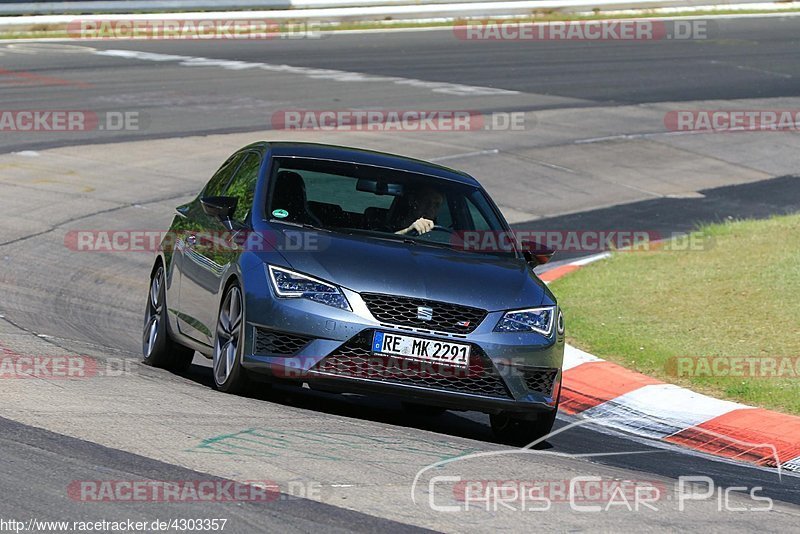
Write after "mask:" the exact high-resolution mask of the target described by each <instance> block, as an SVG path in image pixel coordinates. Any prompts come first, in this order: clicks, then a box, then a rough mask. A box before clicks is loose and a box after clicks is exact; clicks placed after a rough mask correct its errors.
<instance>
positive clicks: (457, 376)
mask: <svg viewBox="0 0 800 534" xmlns="http://www.w3.org/2000/svg"><path fill="white" fill-rule="evenodd" d="M371 347H372V331H371V330H367V331H365V332H362V333H361V334H359V335H357V336H356V337H354V338H352V339H351V340H350V341H348V342H347V343H345V344H344V345H342V346H341V347H339V348H338V349H337V350H336V351H334V352H333V353H332V354H331V355H329V356H327V357H326V358H324V359H323V360H321V361H320V362H319V363H317V365H316V366H315V367H313V368H312V369H311V371H312V372H314V371H318V372H321V373H327V374H333V375H339V376H347V377H351V378H363V379H370V380H377V381H381V382H386V383H393V384H403V385H413V386H420V387H425V388H429V389H436V390H441V391H448V392H455V393H470V394H472V395H481V396H485V397H496V398H503V399H508V398H511V394H510V393H509V391H508V388H506V386H505V383H504V382H503V379H502V378H501V377H500V375H499V374H498V373H497V370H496V369H495V368H494V366H493V365H492V362H491V361H490V360H489V358H487V357H486V355H485V354H484V353H483V351H481V349H480V348H479V347H477V346H475V345H472V349H471V352H470V362H469V366H468V367H457V366H452V365H446V364H440V363H433V362H422V361H417V360H411V359H406V358H402V357H393V356H386V355H379V354H373V353H372V351H371Z"/></svg>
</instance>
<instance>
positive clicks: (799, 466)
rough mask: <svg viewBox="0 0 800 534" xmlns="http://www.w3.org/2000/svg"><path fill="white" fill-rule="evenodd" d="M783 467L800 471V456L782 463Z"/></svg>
mask: <svg viewBox="0 0 800 534" xmlns="http://www.w3.org/2000/svg"><path fill="white" fill-rule="evenodd" d="M781 468H782V469H787V470H789V471H800V456H798V457H797V458H792V459H791V460H789V461H787V462H783V463H782V464H781Z"/></svg>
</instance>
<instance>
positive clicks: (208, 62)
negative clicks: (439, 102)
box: [95, 50, 519, 96]
mask: <svg viewBox="0 0 800 534" xmlns="http://www.w3.org/2000/svg"><path fill="white" fill-rule="evenodd" d="M95 54H98V55H101V56H111V57H121V58H127V59H140V60H145V61H159V62H164V61H175V62H178V64H179V65H182V66H185V67H221V68H223V69H228V70H245V69H259V70H266V71H270V72H283V73H286V74H298V75H300V76H305V77H307V78H312V79H322V80H333V81H337V82H388V83H394V84H397V85H410V86H412V87H419V88H422V89H429V90H430V91H432V92H434V93H443V94H448V95H458V96H495V95H515V94H519V92H518V91H509V90H507V89H496V88H493V87H480V86H476V85H462V84H458V83H448V82H429V81H425V80H417V79H414V78H401V77H399V76H375V75H371V74H363V73H360V72H349V71H344V70H334V69H315V68H311V67H295V66H292V65H275V64H272V63H257V62H251V61H233V60H225V59H210V58H205V57H193V56H178V55H174V54H157V53H153V52H140V51H137V50H96V51H95Z"/></svg>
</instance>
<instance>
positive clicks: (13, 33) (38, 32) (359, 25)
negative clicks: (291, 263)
mask: <svg viewBox="0 0 800 534" xmlns="http://www.w3.org/2000/svg"><path fill="white" fill-rule="evenodd" d="M797 12H800V8H795V7H790V8H786V9H725V8H722V9H708V10H694V11H693V10H686V11H677V12H672V13H665V12H660V11H651V10H646V9H645V10H641V12H639V13H624V14H615V13H603V12H599V11H598V12H595V13H562V12H560V11H557V10H547V11H540V12H535V13H532V14H531V15H530V16H529V17H519V18H517V17H492V18H484V19H478V18H475V19H469V21H468V20H455V21H453V20H450V21H447V20H438V21H424V22H418V21H414V20H393V19H391V18H387V19H385V20H380V21H352V22H350V21H348V22H340V23H339V22H323V23H322V24H321V25H320V26H319V29H320V30H321V31H324V32H335V31H343V30H381V29H386V28H437V27H450V26H454V25H459V24H467V22H479V21H483V22H487V21H490V20H494V21H503V20H505V21H510V22H520V23H523V22H557V21H578V20H609V19H613V20H622V19H641V18H647V19H653V18H664V17H669V18H680V17H702V16H709V15H737V14H741V15H756V14H773V13H797ZM77 18H80V16H79V15H76V19H77ZM2 22H3V17H0V23H2ZM302 23H303V20H301V19H298V20H286V21H281V24H302ZM44 37H46V38H67V37H71V35H69V34H68V33H67V31H66V25H64V24H39V25H36V26H32V27H27V28H20V29H16V30H0V39H34V38H44ZM75 40H76V41H80V40H81V39H75ZM717 41H718V40H716V39H714V38H713V37H711V38H709V39H708V40H706V41H703V40H697V41H695V42H698V43H702V42H712V43H713V42H717Z"/></svg>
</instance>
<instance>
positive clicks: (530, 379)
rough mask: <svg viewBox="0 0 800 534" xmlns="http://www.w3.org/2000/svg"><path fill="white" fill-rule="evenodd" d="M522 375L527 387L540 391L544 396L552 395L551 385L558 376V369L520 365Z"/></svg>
mask: <svg viewBox="0 0 800 534" xmlns="http://www.w3.org/2000/svg"><path fill="white" fill-rule="evenodd" d="M520 370H521V371H522V376H523V378H524V379H525V385H526V386H528V389H529V390H531V391H535V392H536V393H541V394H542V395H545V396H546V397H551V396H552V395H553V385H554V384H555V381H556V376H558V369H548V368H545V367H521V368H520Z"/></svg>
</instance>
